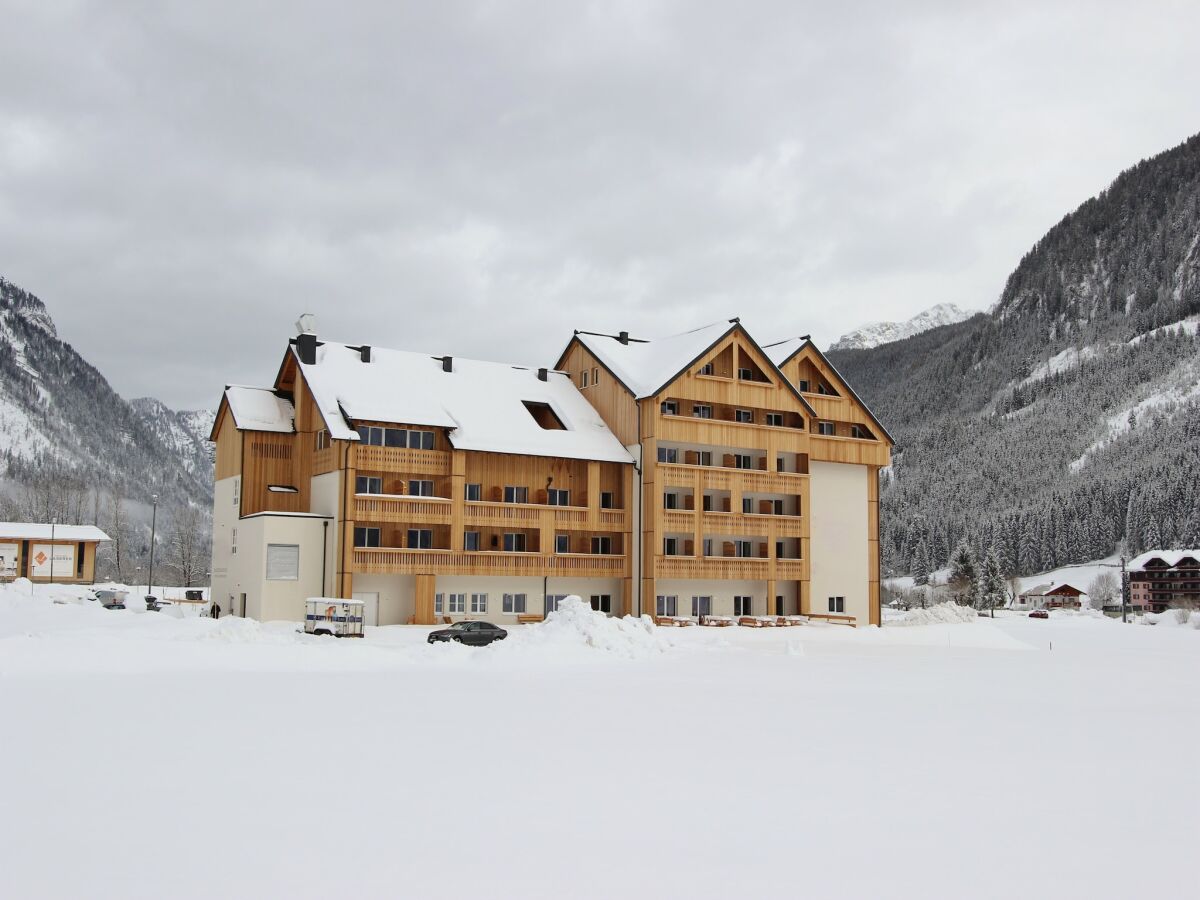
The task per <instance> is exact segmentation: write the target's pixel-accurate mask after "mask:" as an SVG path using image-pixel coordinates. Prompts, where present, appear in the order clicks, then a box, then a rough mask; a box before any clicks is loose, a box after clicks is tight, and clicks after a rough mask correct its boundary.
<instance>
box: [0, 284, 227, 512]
mask: <svg viewBox="0 0 1200 900" xmlns="http://www.w3.org/2000/svg"><path fill="white" fill-rule="evenodd" d="M203 415H204V414H199V419H201V420H202V419H203ZM189 417H190V418H189ZM198 427H203V422H202V421H197V414H190V413H175V412H173V411H171V410H168V409H166V407H163V406H162V404H159V403H158V402H157V401H144V400H143V401H136V405H131V404H130V403H127V402H126V401H125V400H124V399H123V398H121V397H120V396H119V395H118V394H117V393H116V392H115V391H113V389H112V388H111V387H110V386H109V384H108V382H107V381H106V380H105V378H104V376H103V375H101V374H100V373H99V372H98V371H97V370H96V369H95V368H93V367H92V366H91V365H89V364H88V363H87V362H86V361H85V360H84V359H83V358H82V357H80V356H79V354H78V353H76V352H75V350H74V349H73V348H72V347H71V346H70V345H69V344H66V343H64V342H63V341H61V340H59V338H58V334H57V332H56V331H55V328H54V322H53V321H52V320H51V318H50V315H49V313H48V312H47V310H46V307H45V305H44V304H43V303H42V302H41V300H39V299H38V298H37V297H35V296H34V295H33V294H30V293H29V292H27V291H25V290H22V289H21V288H19V287H17V286H16V285H14V284H12V283H11V282H8V281H5V280H3V279H0V479H2V480H3V481H4V482H5V483H6V486H7V488H8V491H7V493H8V497H9V500H8V505H9V506H10V508H11V507H12V506H13V505H19V504H14V500H13V498H14V497H19V496H20V495H21V494H22V493H23V489H24V488H27V487H29V486H37V487H38V489H39V490H41V491H42V492H43V493H45V492H46V491H47V490H48V489H49V486H52V485H53V486H61V488H62V490H63V491H66V492H69V493H72V494H73V495H75V496H76V498H78V495H79V494H80V493H81V492H82V493H88V492H92V493H96V492H99V493H104V494H106V495H109V496H112V497H116V498H127V499H130V500H134V501H137V500H142V501H145V500H148V499H149V498H150V495H151V494H154V493H157V494H158V495H159V496H160V497H161V498H162V501H163V502H164V504H166V505H168V506H176V507H182V506H186V505H189V504H194V505H198V506H200V507H202V508H207V507H208V505H209V504H210V503H211V498H212V471H211V468H210V467H209V466H208V465H207V463H206V462H205V460H206V459H207V457H208V450H207V447H205V446H203V445H202V443H200V442H199V441H197V440H196V435H195V429H196V428H198ZM189 428H190V429H191V430H190V431H189ZM47 502H48V503H49V504H50V506H51V507H53V506H54V505H55V504H54V502H53V501H52V500H48V501H47ZM76 505H78V501H77V502H76ZM89 505H90V506H91V507H92V508H93V509H95V508H96V504H95V503H94V502H93V503H91V504H89ZM49 511H51V512H54V510H53V509H50V510H49ZM59 514H60V515H61V514H62V513H61V512H60V513H59ZM75 517H77V516H75V515H74V514H72V515H70V516H68V518H75ZM60 520H61V519H60Z"/></svg>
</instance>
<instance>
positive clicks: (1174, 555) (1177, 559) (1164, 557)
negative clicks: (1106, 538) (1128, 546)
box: [1129, 550, 1200, 569]
mask: <svg viewBox="0 0 1200 900" xmlns="http://www.w3.org/2000/svg"><path fill="white" fill-rule="evenodd" d="M1155 559H1157V560H1161V561H1162V562H1163V563H1164V564H1165V565H1166V566H1167V567H1168V568H1172V569H1173V568H1175V567H1176V566H1177V565H1179V564H1180V563H1181V562H1183V561H1184V560H1185V559H1194V560H1200V550H1148V551H1147V552H1145V553H1143V554H1142V555H1141V556H1138V557H1135V558H1134V559H1132V560H1130V561H1129V568H1130V569H1145V568H1146V565H1147V564H1148V563H1149V562H1150V561H1151V560H1155Z"/></svg>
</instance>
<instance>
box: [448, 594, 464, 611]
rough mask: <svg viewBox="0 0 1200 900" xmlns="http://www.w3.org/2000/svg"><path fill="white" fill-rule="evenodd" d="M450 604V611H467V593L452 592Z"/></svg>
mask: <svg viewBox="0 0 1200 900" xmlns="http://www.w3.org/2000/svg"><path fill="white" fill-rule="evenodd" d="M449 599H450V606H449V608H448V609H447V612H449V613H465V612H466V611H467V595H466V594H451V595H450V597H449Z"/></svg>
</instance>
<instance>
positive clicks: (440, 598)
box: [433, 594, 446, 616]
mask: <svg viewBox="0 0 1200 900" xmlns="http://www.w3.org/2000/svg"><path fill="white" fill-rule="evenodd" d="M433 611H434V612H435V613H437V614H438V615H439V616H440V615H441V614H442V613H443V612H445V611H446V595H445V594H434V595H433Z"/></svg>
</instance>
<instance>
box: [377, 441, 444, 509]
mask: <svg viewBox="0 0 1200 900" xmlns="http://www.w3.org/2000/svg"><path fill="white" fill-rule="evenodd" d="M364 449H371V450H375V449H378V448H376V447H371V448H364ZM418 452H421V451H418ZM453 505H454V503H453V501H452V500H448V499H446V498H445V497H409V496H403V495H398V494H355V495H354V520H355V521H356V522H397V523H400V524H413V525H447V524H449V523H450V507H451V506H453Z"/></svg>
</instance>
